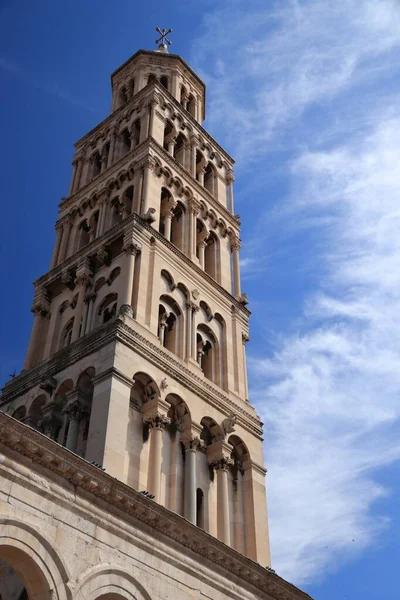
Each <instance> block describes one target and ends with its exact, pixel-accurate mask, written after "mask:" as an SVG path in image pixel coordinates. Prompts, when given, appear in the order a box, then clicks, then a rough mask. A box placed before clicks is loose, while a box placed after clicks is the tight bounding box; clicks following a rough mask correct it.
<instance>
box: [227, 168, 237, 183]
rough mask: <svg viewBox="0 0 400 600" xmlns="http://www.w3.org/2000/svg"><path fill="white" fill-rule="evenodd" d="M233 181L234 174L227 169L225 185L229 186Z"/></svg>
mask: <svg viewBox="0 0 400 600" xmlns="http://www.w3.org/2000/svg"><path fill="white" fill-rule="evenodd" d="M234 181H235V175H234V172H233V171H232V169H229V171H228V172H227V174H226V183H227V184H230V183H233V182H234Z"/></svg>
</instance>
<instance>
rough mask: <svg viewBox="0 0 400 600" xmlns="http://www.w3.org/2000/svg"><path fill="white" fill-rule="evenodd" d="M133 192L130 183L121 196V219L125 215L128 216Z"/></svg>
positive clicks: (130, 211) (130, 210) (124, 217)
mask: <svg viewBox="0 0 400 600" xmlns="http://www.w3.org/2000/svg"><path fill="white" fill-rule="evenodd" d="M133 192H134V187H133V185H130V186H129V187H128V188H127V189H126V190H125V192H124V194H123V196H122V202H121V204H122V206H121V211H122V218H123V219H126V217H129V215H130V214H131V213H132V202H133Z"/></svg>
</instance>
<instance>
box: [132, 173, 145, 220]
mask: <svg viewBox="0 0 400 600" xmlns="http://www.w3.org/2000/svg"><path fill="white" fill-rule="evenodd" d="M142 178H143V173H142V172H141V169H140V168H139V167H138V166H135V172H134V175H133V198H132V212H135V213H138V214H140V199H141V197H142Z"/></svg>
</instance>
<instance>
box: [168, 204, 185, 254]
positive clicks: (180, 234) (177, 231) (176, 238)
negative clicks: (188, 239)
mask: <svg viewBox="0 0 400 600" xmlns="http://www.w3.org/2000/svg"><path fill="white" fill-rule="evenodd" d="M184 238H185V209H184V207H183V205H182V204H181V203H180V202H178V203H177V205H176V207H175V208H174V210H173V216H172V221H171V242H172V243H173V244H174V245H175V246H176V247H177V248H179V250H181V251H182V252H183V251H184V247H185V240H184Z"/></svg>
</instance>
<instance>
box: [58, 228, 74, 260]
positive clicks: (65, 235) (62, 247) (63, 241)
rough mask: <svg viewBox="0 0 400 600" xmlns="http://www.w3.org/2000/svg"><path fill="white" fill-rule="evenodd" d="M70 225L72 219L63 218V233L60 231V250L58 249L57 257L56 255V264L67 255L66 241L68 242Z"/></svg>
mask: <svg viewBox="0 0 400 600" xmlns="http://www.w3.org/2000/svg"><path fill="white" fill-rule="evenodd" d="M72 225H73V219H70V218H67V219H65V221H64V222H63V224H62V228H63V233H62V238H61V244H60V251H59V253H58V257H57V262H58V264H60V263H61V262H63V260H65V259H66V257H67V250H68V242H69V238H70V235H71V229H72Z"/></svg>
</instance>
